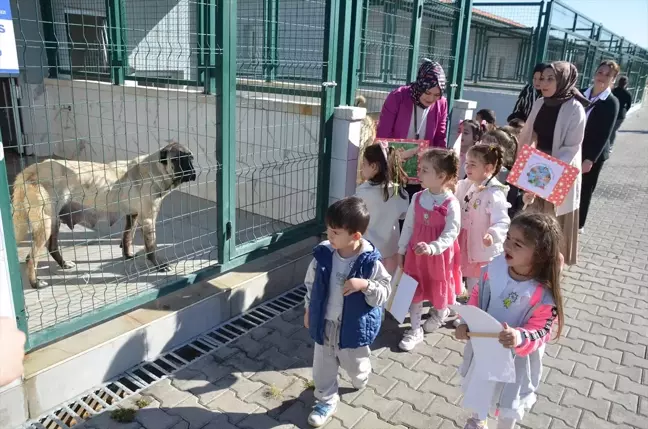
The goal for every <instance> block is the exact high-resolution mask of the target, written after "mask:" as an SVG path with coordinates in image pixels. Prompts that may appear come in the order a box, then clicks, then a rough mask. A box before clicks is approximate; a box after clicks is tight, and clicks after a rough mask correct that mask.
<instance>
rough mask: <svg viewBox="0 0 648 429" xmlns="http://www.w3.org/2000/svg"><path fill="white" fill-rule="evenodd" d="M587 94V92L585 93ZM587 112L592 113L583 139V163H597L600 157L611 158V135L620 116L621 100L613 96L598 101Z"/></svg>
mask: <svg viewBox="0 0 648 429" xmlns="http://www.w3.org/2000/svg"><path fill="white" fill-rule="evenodd" d="M583 92H585V91H583ZM585 111H590V113H589V116H588V118H587V124H586V125H585V137H584V138H583V161H584V160H586V159H589V160H590V161H592V162H594V163H595V162H597V161H598V160H599V158H600V157H603V160H607V159H608V158H609V157H610V135H611V134H612V128H614V123H615V122H616V120H617V116H618V114H619V100H618V99H617V98H616V97H615V96H614V95H612V94H610V96H609V97H608V98H606V99H605V100H597V101H596V102H594V104H593V105H592V106H590V107H589V108H588V109H585Z"/></svg>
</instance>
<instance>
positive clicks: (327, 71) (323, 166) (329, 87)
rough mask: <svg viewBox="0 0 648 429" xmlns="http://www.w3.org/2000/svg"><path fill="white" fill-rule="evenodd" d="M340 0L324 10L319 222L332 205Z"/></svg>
mask: <svg viewBox="0 0 648 429" xmlns="http://www.w3.org/2000/svg"><path fill="white" fill-rule="evenodd" d="M340 1H349V0H328V1H327V2H326V8H325V13H324V29H325V30H324V58H323V63H322V64H323V67H322V108H321V116H320V139H321V142H320V148H319V156H318V163H317V183H318V185H319V186H318V187H317V207H316V219H317V223H318V224H323V223H324V215H325V213H326V209H327V207H328V205H329V182H330V179H331V172H330V170H331V148H332V144H331V138H332V136H333V115H334V110H335V86H334V85H335V83H334V82H335V81H334V80H333V79H335V75H336V70H337V58H338V55H337V49H338V40H337V38H338V35H339V32H338V28H337V27H338V17H339V16H340V3H339V2H340Z"/></svg>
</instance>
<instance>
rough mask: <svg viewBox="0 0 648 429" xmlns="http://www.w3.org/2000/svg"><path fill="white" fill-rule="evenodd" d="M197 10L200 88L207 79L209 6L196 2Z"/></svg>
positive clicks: (198, 76)
mask: <svg viewBox="0 0 648 429" xmlns="http://www.w3.org/2000/svg"><path fill="white" fill-rule="evenodd" d="M196 8H197V11H196V12H197V13H196V27H197V28H196V33H197V34H196V38H197V40H196V45H197V47H198V52H197V55H198V67H197V70H198V75H197V82H198V86H203V85H204V84H205V79H206V77H207V69H206V67H205V65H206V64H207V4H206V3H204V2H202V1H198V2H196Z"/></svg>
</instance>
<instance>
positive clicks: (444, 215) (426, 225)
mask: <svg viewBox="0 0 648 429" xmlns="http://www.w3.org/2000/svg"><path fill="white" fill-rule="evenodd" d="M419 166H420V172H419V179H420V180H421V184H422V185H423V188H425V190H424V191H421V192H417V193H416V194H414V197H413V198H412V204H411V205H410V206H409V209H408V210H407V215H406V216H405V223H404V225H403V231H402V232H401V238H400V240H399V242H398V259H399V261H398V263H399V266H400V267H401V268H403V271H404V272H405V273H406V274H408V275H410V276H412V277H413V278H414V279H415V280H416V281H418V287H417V288H416V293H415V294H414V299H413V300H412V305H411V306H410V320H411V324H412V327H411V329H410V330H408V331H407V332H405V334H404V335H403V339H402V340H401V342H400V344H399V345H398V346H399V347H400V349H401V350H404V351H410V350H412V349H414V347H416V346H417V345H418V344H419V343H420V342H421V341H423V331H424V330H425V332H434V331H435V330H436V329H438V328H439V327H440V326H441V325H442V324H443V323H445V319H446V317H447V316H448V314H449V312H448V305H449V304H453V303H454V302H455V298H456V294H457V290H461V271H460V264H459V260H458V257H459V246H458V243H457V236H458V235H459V225H460V224H459V222H460V209H459V201H457V199H456V198H455V196H454V195H453V194H452V191H451V190H450V189H449V187H450V186H452V185H453V184H454V182H455V181H456V179H457V172H458V170H459V159H458V157H457V154H456V153H455V152H454V151H452V150H447V149H438V148H435V149H430V150H428V151H427V152H425V153H424V154H423V156H422V157H421V160H420V163H419ZM424 300H427V301H430V302H431V303H432V307H433V308H432V310H431V311H430V313H431V315H430V318H429V319H428V320H427V321H426V322H425V324H424V325H423V327H421V316H422V314H423V301H424Z"/></svg>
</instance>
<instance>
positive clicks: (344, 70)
mask: <svg viewBox="0 0 648 429" xmlns="http://www.w3.org/2000/svg"><path fill="white" fill-rule="evenodd" d="M353 3H354V2H353V1H352V0H340V4H339V8H340V13H339V14H338V16H337V21H338V22H337V32H336V36H337V38H336V41H335V42H336V43H337V50H336V56H337V60H336V62H335V65H336V67H335V82H336V83H337V86H336V87H335V105H336V106H342V105H350V104H353V103H352V102H351V100H352V98H351V95H350V92H351V91H350V89H351V86H352V85H351V84H350V82H349V80H350V79H349V78H350V76H349V71H350V70H351V69H352V68H353V65H352V61H350V59H349V55H350V53H351V51H352V48H351V43H352V42H353V41H352V35H351V18H352V15H353ZM351 74H354V73H351Z"/></svg>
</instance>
